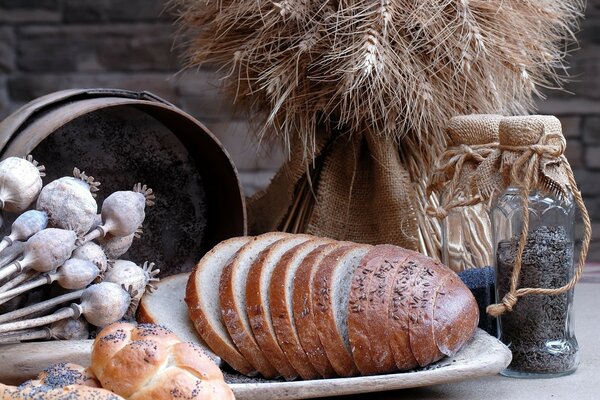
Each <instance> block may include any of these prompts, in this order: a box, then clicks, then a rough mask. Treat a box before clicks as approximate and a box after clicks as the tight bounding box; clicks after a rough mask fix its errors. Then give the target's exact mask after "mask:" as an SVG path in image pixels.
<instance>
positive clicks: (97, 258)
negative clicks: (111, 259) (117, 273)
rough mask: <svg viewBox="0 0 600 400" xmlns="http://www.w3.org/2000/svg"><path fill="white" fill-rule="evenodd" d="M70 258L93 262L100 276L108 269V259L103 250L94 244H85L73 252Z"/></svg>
mask: <svg viewBox="0 0 600 400" xmlns="http://www.w3.org/2000/svg"><path fill="white" fill-rule="evenodd" d="M71 258H77V259H80V260H88V261H91V262H93V263H94V264H95V265H96V267H98V270H99V271H100V273H101V274H103V273H104V271H106V269H107V268H108V257H107V255H106V253H105V252H104V250H102V248H101V247H100V246H99V245H97V244H96V243H94V242H87V243H86V244H84V245H83V246H79V247H78V248H76V249H75V251H73V254H72V255H71Z"/></svg>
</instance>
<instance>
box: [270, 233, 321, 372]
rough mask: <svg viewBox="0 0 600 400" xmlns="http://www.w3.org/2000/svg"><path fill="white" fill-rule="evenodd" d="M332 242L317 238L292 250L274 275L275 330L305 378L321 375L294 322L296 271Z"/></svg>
mask: <svg viewBox="0 0 600 400" xmlns="http://www.w3.org/2000/svg"><path fill="white" fill-rule="evenodd" d="M327 243H331V240H330V239H321V238H313V239H311V240H308V241H306V242H304V243H302V244H300V245H298V246H296V247H293V248H291V249H290V250H288V251H287V252H286V253H285V254H284V255H283V256H282V257H281V259H280V260H279V262H278V263H277V266H276V267H275V269H274V270H273V274H272V275H271V283H270V286H269V305H270V307H271V318H272V321H273V329H274V330H275V334H276V336H277V340H278V342H279V345H280V346H281V349H282V350H283V352H284V353H285V355H286V357H287V359H288V361H289V362H290V364H291V365H292V367H294V369H295V370H296V371H297V372H298V374H299V375H300V377H302V379H317V378H319V377H320V375H319V373H318V372H317V371H316V370H315V368H314V367H313V366H312V364H311V362H310V361H309V359H308V356H307V354H306V352H305V351H304V349H303V348H302V344H301V343H300V338H299V336H298V332H297V330H296V324H295V322H294V307H293V304H294V303H293V297H292V296H293V290H294V278H295V276H296V271H297V270H298V268H299V267H300V265H301V264H302V261H303V260H304V258H305V257H306V256H307V255H308V254H309V253H311V252H312V251H313V250H315V249H316V248H318V247H319V246H321V245H324V244H327Z"/></svg>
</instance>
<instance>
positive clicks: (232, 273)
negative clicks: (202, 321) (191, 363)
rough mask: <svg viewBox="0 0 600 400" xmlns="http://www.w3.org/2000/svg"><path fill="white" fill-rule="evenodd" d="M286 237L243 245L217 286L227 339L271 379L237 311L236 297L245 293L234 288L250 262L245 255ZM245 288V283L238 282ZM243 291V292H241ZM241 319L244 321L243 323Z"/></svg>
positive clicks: (280, 235)
mask: <svg viewBox="0 0 600 400" xmlns="http://www.w3.org/2000/svg"><path fill="white" fill-rule="evenodd" d="M289 236H290V234H287V233H283V232H270V233H266V234H263V235H260V236H256V237H254V238H253V239H252V240H251V241H250V242H248V243H246V244H245V245H244V246H243V247H242V248H241V249H240V251H239V252H238V253H237V254H236V256H235V257H234V259H233V260H232V261H231V263H229V264H228V265H227V266H226V267H225V269H224V270H223V274H222V275H221V282H220V286H219V291H220V293H219V299H220V303H221V316H222V318H223V322H224V323H225V326H226V327H227V331H228V332H229V335H230V336H231V339H232V340H233V342H234V343H235V345H236V347H237V349H238V350H239V352H240V353H242V354H243V356H244V358H245V359H246V360H247V361H248V362H249V363H250V364H251V365H252V366H253V367H254V368H255V369H256V370H257V371H258V372H260V374H261V375H262V376H264V377H265V378H268V379H271V378H275V377H277V376H279V372H278V371H277V369H275V367H273V364H271V362H270V361H269V360H268V358H267V357H266V355H265V354H264V353H263V351H262V350H261V348H260V346H259V345H258V343H257V342H256V339H255V338H254V334H253V332H252V329H251V328H250V327H248V328H247V327H246V325H245V324H244V320H245V319H247V313H246V308H245V307H243V308H241V307H240V304H239V301H238V297H239V296H244V297H245V295H246V293H245V291H243V293H240V291H239V290H238V288H236V287H235V282H236V280H237V278H238V277H237V275H238V274H239V273H240V272H239V271H240V270H241V269H243V268H244V267H245V265H244V264H247V263H252V262H253V261H254V259H251V257H249V256H248V255H249V254H254V253H256V254H257V255H258V254H259V253H260V252H261V251H263V250H264V249H266V248H267V247H268V246H270V245H272V244H273V243H274V242H276V241H277V240H281V239H284V238H285V237H289ZM240 284H241V286H242V287H244V288H245V286H246V282H240ZM242 290H243V289H242ZM243 319H244V320H243Z"/></svg>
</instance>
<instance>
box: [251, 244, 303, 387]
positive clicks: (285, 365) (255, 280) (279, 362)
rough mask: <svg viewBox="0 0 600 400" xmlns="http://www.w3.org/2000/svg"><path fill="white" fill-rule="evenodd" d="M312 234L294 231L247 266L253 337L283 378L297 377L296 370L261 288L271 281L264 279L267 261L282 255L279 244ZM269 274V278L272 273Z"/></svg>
mask: <svg viewBox="0 0 600 400" xmlns="http://www.w3.org/2000/svg"><path fill="white" fill-rule="evenodd" d="M312 238H313V236H309V235H293V236H289V237H286V238H284V239H281V240H279V241H277V242H275V243H273V244H272V245H271V246H269V247H268V248H267V249H265V250H264V251H262V252H261V254H260V255H259V257H258V258H257V259H256V261H254V263H253V264H252V266H251V267H250V271H249V273H248V280H247V281H246V313H247V314H248V319H249V321H250V326H251V328H252V333H253V334H254V338H255V339H256V342H257V343H258V346H259V347H260V349H261V350H262V351H263V353H264V354H265V355H268V358H269V362H270V363H271V365H273V366H274V367H275V369H276V370H277V371H278V372H279V375H281V376H283V377H284V378H285V379H286V380H293V379H295V378H296V377H298V372H297V371H296V370H295V369H294V367H293V366H292V364H291V363H290V362H289V361H288V359H287V357H286V355H285V354H284V352H283V350H282V349H281V347H280V345H279V343H278V341H277V336H276V335H275V332H274V330H273V329H272V324H273V322H272V318H271V315H272V313H271V312H269V311H267V310H266V307H267V305H266V304H264V303H263V296H262V293H263V291H267V293H268V291H269V286H270V285H269V284H264V283H263V282H264V278H266V276H265V275H266V274H267V273H268V269H269V264H272V263H277V262H279V260H280V259H281V255H282V254H281V251H282V250H281V249H282V248H288V247H289V246H290V245H291V244H293V246H294V247H295V246H297V245H299V244H302V243H303V242H306V241H307V240H309V239H312ZM268 278H269V282H270V279H271V278H272V275H271V276H269V277H268ZM271 295H272V294H268V297H271ZM268 307H270V305H268ZM269 310H270V308H269Z"/></svg>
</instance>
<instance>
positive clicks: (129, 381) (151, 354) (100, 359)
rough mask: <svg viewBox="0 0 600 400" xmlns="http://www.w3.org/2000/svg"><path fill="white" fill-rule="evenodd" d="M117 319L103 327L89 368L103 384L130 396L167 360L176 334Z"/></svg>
mask: <svg viewBox="0 0 600 400" xmlns="http://www.w3.org/2000/svg"><path fill="white" fill-rule="evenodd" d="M149 327H150V325H139V326H138V327H135V326H134V325H132V324H129V323H117V324H112V325H109V326H108V327H107V328H105V329H103V330H102V331H101V332H100V334H98V336H97V337H96V339H95V341H94V346H93V349H92V364H91V368H92V371H93V372H94V374H96V376H97V377H98V380H99V381H100V383H101V384H102V387H104V388H106V389H108V390H111V391H113V392H115V393H117V394H119V395H121V396H124V397H129V396H131V395H132V394H134V393H135V392H137V391H139V390H140V389H141V388H142V387H143V386H144V385H145V384H146V383H147V382H148V381H150V380H151V379H152V378H153V377H154V375H156V374H157V373H158V372H159V371H160V370H161V369H162V368H163V367H164V365H165V364H166V363H167V357H168V354H169V348H170V347H171V346H172V345H174V344H175V343H178V342H179V338H177V336H176V335H175V334H174V333H173V332H171V331H169V330H168V329H166V328H162V327H160V326H158V325H152V328H149Z"/></svg>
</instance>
